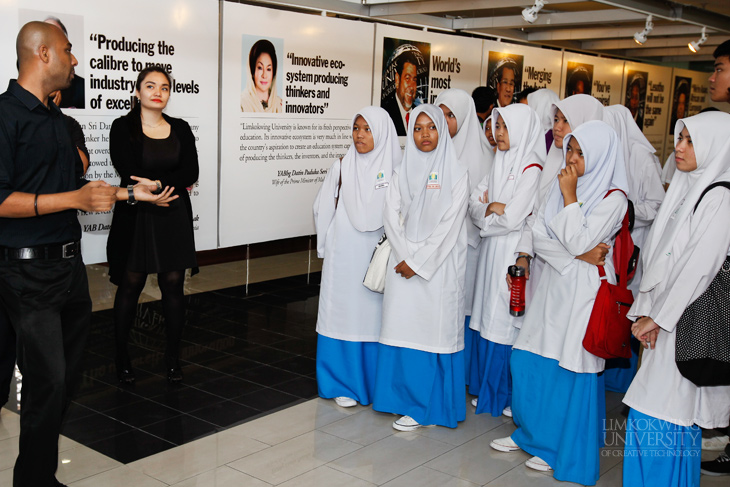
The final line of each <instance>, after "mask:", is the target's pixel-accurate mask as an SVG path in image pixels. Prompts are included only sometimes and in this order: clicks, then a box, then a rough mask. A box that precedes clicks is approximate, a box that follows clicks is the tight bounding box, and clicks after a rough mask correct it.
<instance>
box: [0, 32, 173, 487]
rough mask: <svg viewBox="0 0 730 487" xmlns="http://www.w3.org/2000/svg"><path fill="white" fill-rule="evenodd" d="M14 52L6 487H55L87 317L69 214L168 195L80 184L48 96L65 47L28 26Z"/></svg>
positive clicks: (4, 133)
mask: <svg viewBox="0 0 730 487" xmlns="http://www.w3.org/2000/svg"><path fill="white" fill-rule="evenodd" d="M16 51H17V55H18V79H17V80H11V81H10V83H9V85H8V90H7V91H6V92H5V93H3V94H2V95H0V306H2V307H3V308H4V310H5V311H6V312H7V315H8V316H9V318H10V323H11V325H12V326H13V328H14V330H15V333H16V336H17V352H18V367H19V368H20V371H21V373H22V374H23V388H22V392H21V394H22V397H21V412H20V442H19V454H18V458H17V460H16V463H15V470H14V476H13V487H58V486H60V485H62V484H60V483H59V482H58V481H57V480H56V477H55V472H56V465H57V462H58V436H59V432H60V428H61V420H62V418H63V414H64V411H65V409H66V407H67V405H68V402H69V397H70V394H71V392H72V391H73V388H74V385H75V383H76V382H77V378H78V376H79V371H80V365H81V358H82V353H83V348H84V345H85V341H86V334H87V331H88V324H89V318H90V316H91V299H90V298H89V288H88V282H87V279H86V268H85V267H84V263H83V261H82V259H81V248H80V242H79V240H80V238H81V227H80V225H79V222H78V219H77V218H76V210H77V209H80V210H84V211H88V212H96V211H108V210H110V209H111V207H112V205H113V204H114V203H115V202H116V201H117V200H127V201H128V202H129V203H133V202H135V200H140V201H149V202H153V203H157V204H165V203H166V201H169V198H170V197H169V194H168V195H166V196H163V197H162V198H160V196H159V195H158V196H155V195H153V194H152V193H151V191H150V189H151V188H149V187H145V186H141V185H137V186H135V187H130V188H117V187H114V186H109V185H108V184H106V183H105V182H103V181H93V182H88V183H87V181H85V180H83V179H82V177H83V166H82V163H81V159H80V158H79V154H78V151H77V150H76V147H75V146H74V144H73V143H72V141H71V138H70V137H69V134H68V132H67V130H66V126H65V122H64V119H63V117H62V114H61V111H60V110H59V108H58V107H57V106H56V105H55V104H54V103H53V102H52V101H50V100H49V94H50V93H51V92H53V91H56V90H59V89H63V88H66V87H68V86H69V85H70V83H71V80H72V79H73V77H74V66H76V64H77V61H76V58H75V57H74V55H73V54H72V53H71V43H70V42H69V41H68V39H67V38H66V35H65V34H64V33H63V31H62V30H61V29H59V28H58V27H56V26H54V25H51V24H47V23H42V22H30V23H28V24H26V25H24V26H23V28H22V29H21V30H20V32H19V33H18V38H17V41H16ZM163 194H164V192H163Z"/></svg>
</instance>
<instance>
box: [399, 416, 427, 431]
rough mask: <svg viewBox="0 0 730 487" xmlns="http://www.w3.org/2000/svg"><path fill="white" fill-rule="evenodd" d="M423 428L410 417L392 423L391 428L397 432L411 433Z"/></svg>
mask: <svg viewBox="0 0 730 487" xmlns="http://www.w3.org/2000/svg"><path fill="white" fill-rule="evenodd" d="M421 426H423V425H422V424H420V423H419V422H418V421H416V420H415V419H413V418H411V417H410V416H403V417H401V418H400V419H396V420H395V421H393V428H394V429H397V430H398V431H413V430H417V429H418V428H420V427H421Z"/></svg>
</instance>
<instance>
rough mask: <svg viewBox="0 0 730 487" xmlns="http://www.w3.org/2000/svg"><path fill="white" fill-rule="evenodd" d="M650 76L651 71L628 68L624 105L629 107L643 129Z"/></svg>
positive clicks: (637, 123)
mask: <svg viewBox="0 0 730 487" xmlns="http://www.w3.org/2000/svg"><path fill="white" fill-rule="evenodd" d="M648 78H649V73H647V72H646V71H635V70H626V82H625V86H626V92H625V97H624V106H625V107H626V108H628V109H629V111H630V112H631V116H632V117H633V118H634V121H635V122H636V125H638V126H639V128H640V129H642V130H643V129H644V111H645V109H646V86H647V80H648Z"/></svg>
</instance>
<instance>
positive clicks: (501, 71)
mask: <svg viewBox="0 0 730 487" xmlns="http://www.w3.org/2000/svg"><path fill="white" fill-rule="evenodd" d="M523 60H524V57H523V56H522V55H520V54H511V53H506V52H495V51H490V52H489V57H488V61H487V72H488V73H489V74H488V77H487V87H489V88H491V89H492V90H494V93H495V95H496V98H497V106H500V107H504V106H507V105H510V104H511V103H512V102H513V98H514V95H515V93H517V92H519V91H520V90H521V89H522V65H523Z"/></svg>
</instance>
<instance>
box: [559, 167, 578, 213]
mask: <svg viewBox="0 0 730 487" xmlns="http://www.w3.org/2000/svg"><path fill="white" fill-rule="evenodd" d="M558 184H559V185H560V192H561V193H563V200H564V201H565V206H568V205H571V204H573V203H576V202H577V201H578V196H577V195H576V192H575V191H576V188H577V187H578V170H577V169H576V168H575V166H573V165H572V164H569V165H568V166H565V168H564V169H563V170H562V171H560V174H558Z"/></svg>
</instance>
